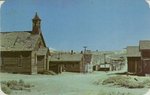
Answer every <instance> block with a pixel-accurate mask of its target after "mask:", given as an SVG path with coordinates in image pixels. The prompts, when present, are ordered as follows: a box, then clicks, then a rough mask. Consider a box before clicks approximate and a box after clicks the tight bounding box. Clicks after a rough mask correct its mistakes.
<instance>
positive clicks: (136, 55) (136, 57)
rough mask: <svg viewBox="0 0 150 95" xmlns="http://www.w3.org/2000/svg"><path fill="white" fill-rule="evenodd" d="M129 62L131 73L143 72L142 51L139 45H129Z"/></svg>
mask: <svg viewBox="0 0 150 95" xmlns="http://www.w3.org/2000/svg"><path fill="white" fill-rule="evenodd" d="M127 63H128V72H129V73H133V74H141V73H142V66H141V65H142V63H141V53H140V51H139V46H128V47H127Z"/></svg>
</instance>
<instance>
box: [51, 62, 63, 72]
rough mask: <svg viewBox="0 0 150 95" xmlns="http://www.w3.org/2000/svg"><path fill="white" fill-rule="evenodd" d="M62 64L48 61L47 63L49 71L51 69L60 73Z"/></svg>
mask: <svg viewBox="0 0 150 95" xmlns="http://www.w3.org/2000/svg"><path fill="white" fill-rule="evenodd" d="M62 67H63V66H62V64H59V63H57V62H50V63H49V70H50V71H53V72H55V73H57V74H58V73H61V72H62V71H63V70H62Z"/></svg>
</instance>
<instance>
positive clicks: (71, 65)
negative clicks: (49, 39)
mask: <svg viewBox="0 0 150 95" xmlns="http://www.w3.org/2000/svg"><path fill="white" fill-rule="evenodd" d="M90 61H91V54H81V53H73V52H71V53H64V52H58V53H54V54H51V56H49V70H51V71H54V72H56V73H61V72H63V71H66V72H88V71H89V72H90V71H91V68H92V67H91V68H90V66H91V65H89V64H90ZM89 69H90V70H89Z"/></svg>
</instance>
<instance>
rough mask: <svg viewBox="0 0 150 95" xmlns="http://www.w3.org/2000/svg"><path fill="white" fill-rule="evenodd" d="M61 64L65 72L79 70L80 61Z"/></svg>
mask: <svg viewBox="0 0 150 95" xmlns="http://www.w3.org/2000/svg"><path fill="white" fill-rule="evenodd" d="M63 65H64V70H65V71H66V72H80V62H65V63H63Z"/></svg>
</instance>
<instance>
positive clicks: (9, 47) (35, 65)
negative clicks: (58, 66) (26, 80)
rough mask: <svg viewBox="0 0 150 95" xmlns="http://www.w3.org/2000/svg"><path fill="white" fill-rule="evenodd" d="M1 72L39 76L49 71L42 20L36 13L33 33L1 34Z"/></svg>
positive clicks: (33, 20) (33, 21) (47, 51)
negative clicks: (38, 74)
mask: <svg viewBox="0 0 150 95" xmlns="http://www.w3.org/2000/svg"><path fill="white" fill-rule="evenodd" d="M0 38H1V43H0V71H1V72H8V73H26V74H37V73H44V71H46V70H48V69H49V66H48V56H49V49H48V47H47V46H46V43H45V40H44V37H43V34H42V30H41V19H40V17H39V16H38V14H37V13H36V14H35V16H34V17H33V19H32V30H31V31H15V32H14V31H13V32H0Z"/></svg>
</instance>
